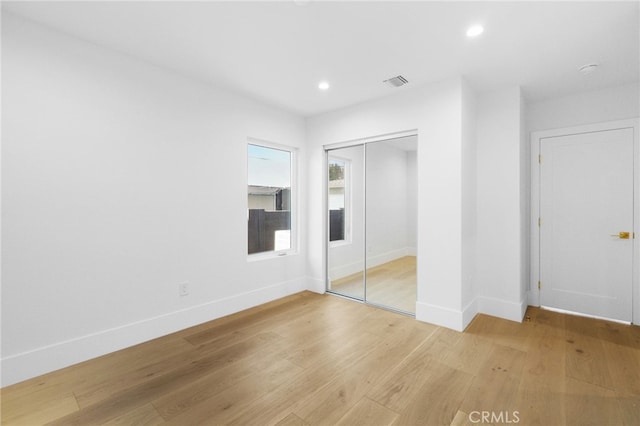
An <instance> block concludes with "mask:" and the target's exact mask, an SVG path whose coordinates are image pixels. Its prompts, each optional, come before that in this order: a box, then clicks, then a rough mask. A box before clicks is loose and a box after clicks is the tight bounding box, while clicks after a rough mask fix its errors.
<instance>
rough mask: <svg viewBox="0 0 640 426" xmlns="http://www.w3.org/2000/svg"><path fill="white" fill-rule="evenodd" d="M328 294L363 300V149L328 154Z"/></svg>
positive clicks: (336, 151)
mask: <svg viewBox="0 0 640 426" xmlns="http://www.w3.org/2000/svg"><path fill="white" fill-rule="evenodd" d="M327 176H328V185H327V187H328V194H327V206H328V209H329V211H328V222H329V224H328V225H329V230H328V231H329V247H328V255H327V272H328V273H327V276H328V283H327V290H328V291H331V292H334V293H338V294H341V295H343V296H348V297H353V298H356V299H358V300H364V261H365V259H364V146H362V145H360V146H353V147H348V148H340V149H335V150H331V151H329V152H328V158H327Z"/></svg>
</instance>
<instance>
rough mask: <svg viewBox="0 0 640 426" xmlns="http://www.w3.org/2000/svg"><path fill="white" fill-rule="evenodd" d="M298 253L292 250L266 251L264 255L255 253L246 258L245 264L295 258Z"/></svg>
mask: <svg viewBox="0 0 640 426" xmlns="http://www.w3.org/2000/svg"><path fill="white" fill-rule="evenodd" d="M297 254H298V252H297V251H294V250H283V251H268V252H264V253H255V254H250V255H248V256H247V262H259V261H261V260H268V259H277V258H279V257H289V256H295V255H297Z"/></svg>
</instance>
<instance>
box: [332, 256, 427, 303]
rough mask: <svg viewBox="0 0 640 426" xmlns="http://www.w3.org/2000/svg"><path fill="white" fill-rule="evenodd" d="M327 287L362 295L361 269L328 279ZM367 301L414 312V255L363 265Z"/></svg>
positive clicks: (344, 293)
mask: <svg viewBox="0 0 640 426" xmlns="http://www.w3.org/2000/svg"><path fill="white" fill-rule="evenodd" d="M331 290H332V291H334V292H336V293H340V294H343V295H347V296H353V297H357V298H359V299H362V298H363V297H364V285H363V279H362V272H360V273H357V274H352V275H349V276H347V277H343V278H340V279H337V280H333V281H331ZM367 301H368V302H371V303H376V304H378V305H384V306H389V307H391V308H395V309H399V310H401V311H405V312H410V313H412V314H415V312H416V257H415V256H404V257H401V258H398V259H394V260H392V261H391V262H387V263H383V264H382V265H378V266H374V267H373V268H367Z"/></svg>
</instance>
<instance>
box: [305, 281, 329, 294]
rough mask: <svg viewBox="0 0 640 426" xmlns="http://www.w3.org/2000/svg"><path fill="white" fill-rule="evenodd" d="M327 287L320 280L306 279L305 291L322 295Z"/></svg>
mask: <svg viewBox="0 0 640 426" xmlns="http://www.w3.org/2000/svg"><path fill="white" fill-rule="evenodd" d="M326 287H327V286H326V285H325V282H324V280H323V279H322V278H313V277H307V290H309V291H312V292H314V293H318V294H324V293H325V292H326V291H327V288H326Z"/></svg>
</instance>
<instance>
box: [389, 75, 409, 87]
mask: <svg viewBox="0 0 640 426" xmlns="http://www.w3.org/2000/svg"><path fill="white" fill-rule="evenodd" d="M408 82H409V80H407V79H406V78H404V77H403V76H401V75H399V76H397V77H393V78H390V79H388V80H385V81H383V83H387V84H388V85H389V86H392V87H400V86H404V85H405V84H407V83H408Z"/></svg>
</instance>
